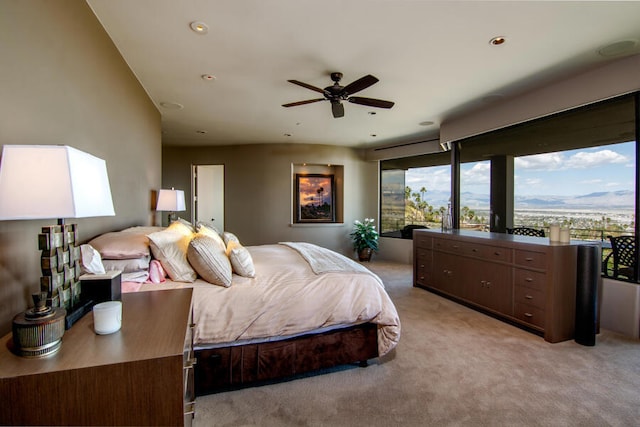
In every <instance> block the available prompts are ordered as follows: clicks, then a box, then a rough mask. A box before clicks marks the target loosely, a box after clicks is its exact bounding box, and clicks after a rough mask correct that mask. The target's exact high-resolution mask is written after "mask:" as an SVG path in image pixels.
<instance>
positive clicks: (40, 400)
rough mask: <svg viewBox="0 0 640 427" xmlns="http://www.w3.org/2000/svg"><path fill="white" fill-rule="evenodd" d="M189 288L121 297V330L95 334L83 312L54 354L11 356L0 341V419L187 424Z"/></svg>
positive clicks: (8, 339)
mask: <svg viewBox="0 0 640 427" xmlns="http://www.w3.org/2000/svg"><path fill="white" fill-rule="evenodd" d="M191 295H192V290H191V289H175V290H163V291H152V292H137V293H129V294H124V295H123V296H122V303H123V307H122V311H123V316H122V317H123V319H122V329H121V330H120V331H118V332H115V333H113V334H110V335H96V334H95V333H94V331H93V315H92V314H87V315H86V316H85V317H83V318H82V319H81V320H80V321H78V322H77V323H76V324H75V325H74V326H73V327H72V328H71V329H69V330H68V331H66V333H65V334H64V336H63V338H62V348H61V349H60V350H59V351H58V352H57V353H55V354H53V355H51V356H48V357H44V358H39V359H27V358H23V357H20V356H16V355H15V354H13V353H12V352H11V351H10V349H11V345H12V342H11V341H12V339H11V334H8V335H6V336H4V337H3V338H2V340H1V341H0V396H2V397H3V400H4V403H3V404H2V405H0V424H9V425H43V424H44V425H172V426H176V425H185V424H186V425H189V424H190V423H191V420H192V418H193V409H192V407H193V400H194V398H195V395H194V393H193V369H192V364H193V363H194V360H193V345H192V337H191V329H192V324H191V323H192V315H191V312H192V310H191Z"/></svg>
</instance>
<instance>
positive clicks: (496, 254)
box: [493, 251, 502, 256]
mask: <svg viewBox="0 0 640 427" xmlns="http://www.w3.org/2000/svg"><path fill="white" fill-rule="evenodd" d="M493 254H494V255H495V256H500V255H502V252H498V251H495V252H494V253H493Z"/></svg>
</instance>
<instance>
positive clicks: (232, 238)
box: [222, 231, 240, 246]
mask: <svg viewBox="0 0 640 427" xmlns="http://www.w3.org/2000/svg"><path fill="white" fill-rule="evenodd" d="M222 240H223V241H224V244H225V246H229V242H238V243H240V239H238V237H237V236H236V235H235V234H233V233H230V232H228V231H225V232H224V233H222Z"/></svg>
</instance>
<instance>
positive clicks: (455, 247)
mask: <svg viewBox="0 0 640 427" xmlns="http://www.w3.org/2000/svg"><path fill="white" fill-rule="evenodd" d="M451 247H452V248H453V249H458V248H459V247H460V246H458V245H451Z"/></svg>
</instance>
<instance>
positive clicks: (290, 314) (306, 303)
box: [140, 245, 400, 356]
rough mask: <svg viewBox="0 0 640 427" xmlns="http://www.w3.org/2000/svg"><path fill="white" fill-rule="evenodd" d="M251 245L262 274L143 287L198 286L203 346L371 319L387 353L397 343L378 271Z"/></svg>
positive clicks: (396, 323)
mask: <svg viewBox="0 0 640 427" xmlns="http://www.w3.org/2000/svg"><path fill="white" fill-rule="evenodd" d="M247 249H248V250H249V252H250V253H251V256H252V258H253V262H254V265H255V271H256V277H255V278H247V277H241V276H238V275H235V274H234V275H233V281H232V285H231V286H230V287H229V288H225V287H221V286H216V285H212V284H210V283H207V282H205V281H203V280H200V279H199V280H197V281H196V282H194V283H191V284H189V283H178V282H171V281H168V282H164V283H161V284H144V285H143V286H142V288H141V289H140V290H141V291H146V290H155V289H167V288H179V287H189V286H190V287H193V289H194V291H193V309H194V323H195V324H196V327H195V330H194V345H195V346H196V347H199V346H206V345H207V344H227V343H228V344H230V345H231V344H232V343H234V342H237V341H244V340H255V339H265V340H266V339H272V338H274V337H275V338H277V337H283V338H285V337H290V336H295V335H300V334H303V333H305V332H310V331H316V330H318V329H323V328H331V327H337V326H346V325H354V324H360V323H366V322H372V323H375V324H377V325H378V353H379V355H381V356H382V355H384V354H386V353H388V352H389V351H390V350H391V349H393V348H394V347H395V346H396V344H397V342H398V340H399V339H400V319H399V318H398V313H397V311H396V308H395V306H394V305H393V302H392V301H391V299H390V298H389V296H388V294H387V292H386V291H385V290H384V287H383V286H382V282H381V281H380V279H379V278H378V277H377V276H376V275H375V274H374V273H372V272H370V271H368V270H366V269H365V270H366V271H363V270H361V269H358V270H357V271H354V272H344V271H341V272H334V271H330V272H325V273H321V274H316V273H314V272H313V270H312V269H311V267H310V266H309V264H308V263H307V262H306V261H305V260H304V259H303V257H302V256H301V255H300V254H299V253H298V252H297V251H296V250H294V249H292V248H291V247H289V246H285V245H261V246H247ZM323 250H325V251H326V250H327V249H323ZM332 256H333V255H332ZM339 256H342V255H339Z"/></svg>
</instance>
